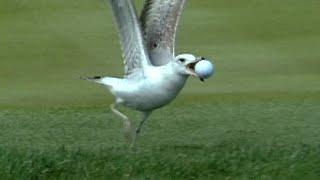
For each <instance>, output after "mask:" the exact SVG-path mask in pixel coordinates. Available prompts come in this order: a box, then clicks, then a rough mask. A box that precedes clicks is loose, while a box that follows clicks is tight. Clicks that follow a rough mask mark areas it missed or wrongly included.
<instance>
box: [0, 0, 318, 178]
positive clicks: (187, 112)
mask: <svg viewBox="0 0 320 180" xmlns="http://www.w3.org/2000/svg"><path fill="white" fill-rule="evenodd" d="M138 3H139V7H141V4H142V1H141V0H140V1H138ZM319 8H320V3H319V2H318V1H315V0H307V1H298V0H285V1H275V0H271V1H261V0H241V1H235V0H228V1H223V0H201V1H193V0H189V1H188V4H187V8H186V10H185V12H184V14H183V18H182V22H181V26H180V29H179V33H178V41H177V43H178V44H177V51H178V52H194V53H195V54H198V55H203V56H206V57H211V58H214V62H215V65H216V67H217V74H216V76H215V77H213V78H211V79H209V80H208V81H207V82H206V83H201V82H200V81H199V80H196V79H190V80H189V82H188V84H187V86H186V87H185V89H184V90H183V92H182V93H181V94H180V95H179V97H178V98H177V99H176V100H175V101H174V102H173V103H172V104H170V105H169V106H167V107H164V108H163V109H160V110H157V111H155V112H154V113H153V114H152V116H151V118H150V121H148V122H147V123H146V125H145V127H144V129H143V131H142V134H141V137H139V139H138V147H137V148H136V149H134V150H128V147H127V143H126V142H125V140H124V138H123V135H122V129H121V123H120V121H119V120H118V118H117V117H116V116H115V115H113V114H112V113H111V112H110V110H109V109H108V105H109V104H110V103H112V101H113V98H112V96H111V95H110V94H108V93H107V92H106V89H104V88H102V87H99V86H95V85H93V84H90V83H88V82H84V81H81V80H79V79H78V77H80V76H83V75H114V76H121V75H122V72H123V67H122V60H121V56H120V54H121V52H120V46H119V42H118V37H117V32H116V29H115V27H114V24H113V23H112V18H111V13H110V10H109V7H108V4H107V3H106V2H105V1H100V0H93V1H90V2H89V1H84V0H69V1H63V0H55V1H45V0H29V1H26V0H3V1H2V2H1V6H0V27H1V28H0V177H1V178H5V179H8V178H9V179H10V178H12V179H21V178H24V179H38V178H40V179H48V178H49V179H56V178H60V179H70V178H71V179H79V178H80V179H97V178H98V179H119V178H121V179H148V178H149V179H319V176H320V171H319V166H320V155H319V153H320V133H319V129H320V122H319V119H320V111H319V109H320V69H319V67H320V60H319V59H320V51H319V50H318V47H320V33H319V32H320V24H319V23H318V20H319V15H320V11H319V10H318V9H319ZM122 110H123V111H124V112H125V113H126V114H128V115H129V116H130V117H132V119H133V120H134V121H135V123H138V119H139V114H137V113H136V112H133V111H130V110H128V109H125V108H122Z"/></svg>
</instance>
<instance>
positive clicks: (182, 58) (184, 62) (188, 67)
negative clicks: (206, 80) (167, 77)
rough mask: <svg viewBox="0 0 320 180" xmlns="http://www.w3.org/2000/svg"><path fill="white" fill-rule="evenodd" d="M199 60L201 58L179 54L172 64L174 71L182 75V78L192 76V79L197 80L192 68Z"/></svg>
mask: <svg viewBox="0 0 320 180" xmlns="http://www.w3.org/2000/svg"><path fill="white" fill-rule="evenodd" d="M201 59H202V57H199V58H197V57H195V56H194V55H192V54H180V55H178V56H176V57H175V60H174V63H173V64H174V69H175V71H176V72H177V73H179V74H180V75H184V76H189V75H192V76H194V77H197V78H199V76H198V75H197V74H196V72H195V69H194V68H195V65H196V64H197V62H199V61H200V60H201ZM200 79H201V78H200ZM201 81H202V79H201Z"/></svg>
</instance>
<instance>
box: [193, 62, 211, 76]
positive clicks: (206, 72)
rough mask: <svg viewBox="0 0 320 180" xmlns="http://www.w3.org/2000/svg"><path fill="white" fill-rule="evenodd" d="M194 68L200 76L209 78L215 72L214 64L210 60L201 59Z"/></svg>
mask: <svg viewBox="0 0 320 180" xmlns="http://www.w3.org/2000/svg"><path fill="white" fill-rule="evenodd" d="M194 70H195V72H196V73H197V75H198V76H199V77H200V78H204V79H208V78H209V77H210V76H212V75H213V73H214V66H213V64H212V63H211V62H210V61H208V60H201V61H199V62H198V63H197V64H196V66H195V68H194Z"/></svg>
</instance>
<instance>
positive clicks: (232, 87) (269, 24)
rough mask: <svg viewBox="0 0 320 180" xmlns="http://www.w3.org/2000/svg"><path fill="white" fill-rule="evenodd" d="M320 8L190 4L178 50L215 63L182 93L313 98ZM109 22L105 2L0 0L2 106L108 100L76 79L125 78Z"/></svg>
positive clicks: (248, 0) (319, 74)
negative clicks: (210, 74)
mask: <svg viewBox="0 0 320 180" xmlns="http://www.w3.org/2000/svg"><path fill="white" fill-rule="evenodd" d="M136 3H137V4H138V8H139V9H141V7H142V4H143V1H142V0H136ZM319 8H320V3H319V1H316V0H308V1H298V0H287V1H281V2H280V1H276V0H271V1H262V0H241V1H237V0H227V1H224V0H214V1H212V0H201V1H195V0H190V1H188V2H187V5H186V9H185V11H184V14H183V16H182V20H181V23H180V26H179V29H178V35H177V53H182V52H192V53H195V54H197V55H202V56H205V57H208V58H211V59H213V61H214V63H215V65H216V69H217V73H216V76H215V77H213V78H211V79H209V80H208V81H207V82H206V83H201V82H200V81H198V80H196V79H193V78H190V80H189V83H188V84H187V86H186V88H185V89H184V90H183V93H182V96H189V95H188V94H193V95H195V96H198V95H200V94H225V93H228V94H238V93H240V94H241V93H318V92H319V90H320V60H319V58H320V51H319V47H320V34H319V32H320V22H319V15H320V11H319ZM112 20H113V19H112V15H111V12H110V8H109V6H108V2H107V1H102V0H93V1H88V0H68V1H64V0H54V1H47V0H28V1H26V0H2V2H1V7H0V27H1V28H0V94H1V96H0V105H1V106H3V105H4V106H8V105H9V106H16V105H20V106H25V105H27V106H33V105H41V106H51V105H53V106H56V105H57V106H60V105H86V104H91V103H92V104H105V103H107V102H108V103H109V102H110V101H111V99H110V98H112V97H111V95H107V92H106V91H105V89H104V88H101V87H99V86H96V85H94V84H90V83H87V82H83V81H81V80H79V77H80V76H86V75H88V76H90V75H111V76H122V73H123V65H122V59H121V58H122V57H121V51H120V45H119V42H118V41H119V40H118V35H117V31H116V29H115V26H114V23H113V21H112Z"/></svg>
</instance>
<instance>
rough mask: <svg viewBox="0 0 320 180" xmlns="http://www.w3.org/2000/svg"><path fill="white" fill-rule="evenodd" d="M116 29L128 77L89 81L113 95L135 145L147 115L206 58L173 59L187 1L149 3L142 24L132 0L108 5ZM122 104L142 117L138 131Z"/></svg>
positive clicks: (170, 97)
mask: <svg viewBox="0 0 320 180" xmlns="http://www.w3.org/2000/svg"><path fill="white" fill-rule="evenodd" d="M109 1H110V5H111V7H112V11H113V14H114V17H115V21H116V24H117V26H118V30H119V34H120V41H121V46H122V51H123V58H124V64H125V73H124V74H125V75H124V78H115V77H100V76H99V77H93V78H86V79H88V80H92V81H94V82H97V83H100V84H103V85H104V86H106V87H107V88H108V89H109V90H110V91H111V93H112V94H113V95H114V96H115V98H116V102H115V103H114V104H112V105H111V106H110V107H111V110H112V111H113V112H114V113H115V114H116V115H118V116H119V117H121V119H122V120H123V124H124V130H125V136H126V137H128V138H129V139H130V140H131V142H132V143H131V144H132V145H133V144H134V142H135V139H136V136H137V134H138V133H139V132H140V130H141V127H142V125H143V123H144V122H145V121H146V119H147V118H148V116H149V115H150V114H151V112H152V111H154V110H155V109H157V108H160V107H162V106H164V105H166V104H168V103H170V102H171V101H172V100H173V99H174V98H175V97H176V96H177V95H178V94H179V92H180V91H181V89H182V88H183V87H184V85H185V83H186V80H187V78H188V77H189V76H190V75H193V76H196V77H198V76H197V74H196V73H195V71H194V68H195V65H196V63H197V62H199V61H200V60H201V59H203V58H201V57H200V58H196V57H195V56H194V55H192V54H181V55H178V56H175V55H174V46H175V35H176V29H177V25H178V22H179V18H180V15H181V12H182V9H183V6H184V4H185V1H186V0H146V3H145V6H144V8H143V11H142V13H141V17H140V20H139V19H138V17H137V12H136V9H135V6H134V4H133V1H132V0H109ZM120 104H121V105H124V106H126V107H129V108H131V109H134V110H137V111H140V112H142V113H143V119H142V121H141V122H140V124H139V126H138V128H137V129H136V131H132V129H133V123H132V122H131V121H130V119H129V118H128V117H127V116H126V115H124V114H123V113H121V112H120V111H119V110H118V109H117V105H120Z"/></svg>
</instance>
